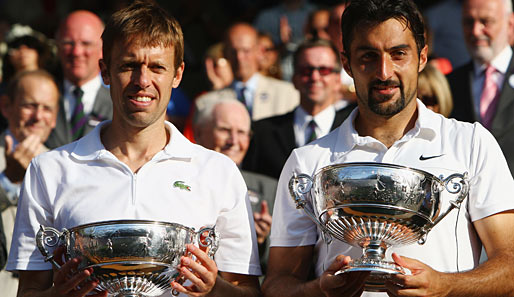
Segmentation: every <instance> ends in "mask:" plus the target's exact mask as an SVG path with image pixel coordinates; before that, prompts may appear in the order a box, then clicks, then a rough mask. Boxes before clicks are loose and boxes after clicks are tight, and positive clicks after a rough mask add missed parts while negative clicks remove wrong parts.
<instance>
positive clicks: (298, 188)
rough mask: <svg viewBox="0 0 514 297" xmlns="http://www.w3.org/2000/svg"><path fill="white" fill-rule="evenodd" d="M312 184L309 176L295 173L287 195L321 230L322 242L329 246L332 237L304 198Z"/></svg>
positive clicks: (290, 181)
mask: <svg viewBox="0 0 514 297" xmlns="http://www.w3.org/2000/svg"><path fill="white" fill-rule="evenodd" d="M313 183H314V181H313V180H312V178H311V177H310V176H309V175H307V174H303V173H300V174H296V172H295V173H293V176H292V177H291V179H290V180H289V193H290V195H291V198H293V201H294V202H295V204H296V208H297V209H300V208H301V209H303V211H304V212H305V214H307V216H308V217H309V218H310V219H311V220H312V221H313V222H314V223H315V224H316V225H317V226H318V227H319V228H320V229H321V231H322V233H321V234H322V237H323V240H324V241H325V242H326V243H327V244H329V243H330V242H332V236H331V235H330V233H329V231H328V229H327V228H326V227H325V226H324V225H323V224H322V223H321V222H320V221H319V220H318V218H316V215H315V214H314V211H313V210H312V205H310V204H309V203H308V202H307V199H306V198H305V196H306V195H308V194H309V193H310V191H311V189H312V185H313Z"/></svg>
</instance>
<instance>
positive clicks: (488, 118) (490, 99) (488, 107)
mask: <svg viewBox="0 0 514 297" xmlns="http://www.w3.org/2000/svg"><path fill="white" fill-rule="evenodd" d="M495 71H496V69H494V67H493V66H490V65H489V66H487V68H486V70H485V80H484V87H483V89H482V96H480V118H481V119H482V124H483V125H484V127H486V128H488V129H489V128H490V126H491V123H492V121H493V117H494V114H495V112H496V105H497V104H498V100H497V99H498V94H499V92H498V91H499V90H498V85H497V84H496V82H495V81H494V79H493V75H494V73H495Z"/></svg>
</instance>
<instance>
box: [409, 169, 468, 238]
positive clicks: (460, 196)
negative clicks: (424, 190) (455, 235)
mask: <svg viewBox="0 0 514 297" xmlns="http://www.w3.org/2000/svg"><path fill="white" fill-rule="evenodd" d="M442 184H443V185H444V188H445V189H446V191H448V193H450V194H454V195H457V199H455V200H452V201H450V206H449V207H448V209H447V210H446V211H445V212H443V213H442V214H441V215H440V216H438V217H437V218H436V219H435V221H434V222H433V223H432V224H430V225H427V227H426V228H425V230H424V235H423V236H422V237H421V238H420V240H419V243H420V244H423V243H425V241H426V235H427V233H428V232H429V231H430V230H431V229H432V228H433V227H434V226H435V225H437V224H438V223H439V222H440V221H441V220H442V219H444V217H446V215H448V214H449V213H450V211H452V210H453V209H454V208H460V206H461V204H462V202H463V201H464V199H466V197H467V196H468V193H469V180H468V173H467V172H464V174H460V173H455V174H452V175H450V176H448V177H447V178H445V179H444V180H443V181H442Z"/></svg>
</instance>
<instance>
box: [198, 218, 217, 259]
mask: <svg viewBox="0 0 514 297" xmlns="http://www.w3.org/2000/svg"><path fill="white" fill-rule="evenodd" d="M204 232H208V234H207V237H205V238H204V239H203V241H202V238H201V237H202V234H203V233H204ZM196 240H197V242H198V245H199V246H202V247H208V248H209V250H208V251H207V255H208V256H209V258H211V259H214V254H215V253H216V251H217V250H218V247H219V242H220V235H219V233H218V232H217V231H216V226H213V227H205V228H201V229H200V230H198V232H197V233H196ZM204 242H205V243H204Z"/></svg>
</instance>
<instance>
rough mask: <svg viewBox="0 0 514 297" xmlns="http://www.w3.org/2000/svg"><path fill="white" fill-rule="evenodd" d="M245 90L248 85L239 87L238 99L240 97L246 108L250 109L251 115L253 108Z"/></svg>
mask: <svg viewBox="0 0 514 297" xmlns="http://www.w3.org/2000/svg"><path fill="white" fill-rule="evenodd" d="M245 92H246V87H245V86H244V85H243V86H242V87H241V88H240V89H239V94H238V97H237V99H239V101H241V103H243V104H244V105H245V106H246V109H248V113H249V114H250V116H251V115H252V108H251V106H250V102H248V100H247V98H246V95H245Z"/></svg>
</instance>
